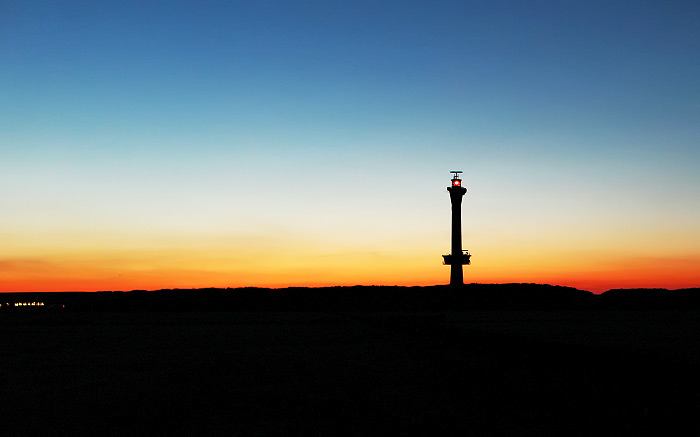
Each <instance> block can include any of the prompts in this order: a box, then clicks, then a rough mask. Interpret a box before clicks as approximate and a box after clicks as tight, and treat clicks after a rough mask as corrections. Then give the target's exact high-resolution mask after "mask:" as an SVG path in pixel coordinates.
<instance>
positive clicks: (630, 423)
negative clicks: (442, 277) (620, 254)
mask: <svg viewBox="0 0 700 437" xmlns="http://www.w3.org/2000/svg"><path fill="white" fill-rule="evenodd" d="M699 296H700V289H686V290H610V291H608V292H606V293H603V294H601V295H594V294H592V293H589V292H587V291H582V290H577V289H574V288H568V287H559V286H548V285H537V284H502V285H498V284H468V285H465V286H464V287H463V288H462V289H454V288H450V287H449V286H433V287H362V286H357V287H327V288H286V289H263V288H240V289H188V290H182V289H180V290H156V291H144V290H134V291H128V292H97V293H4V294H1V295H0V297H1V298H2V305H3V306H2V307H0V310H1V311H0V326H1V327H2V332H3V335H2V336H0V346H1V348H2V351H3V353H2V354H1V355H0V368H1V369H2V373H1V374H0V375H1V376H0V378H1V379H0V389H1V390H2V393H3V396H2V405H1V408H0V411H2V424H1V425H0V426H2V428H1V429H2V433H3V434H7V435H19V434H21V435H29V434H71V435H75V434H91V435H125V434H157V435H165V434H167V435H212V434H213V435H221V434H234V435H261V434H266V435H269V434H273V435H288V434H294V435H297V434H315V435H321V434H345V435H368V434H369V435H377V434H395V433H399V434H409V435H415V434H426V433H431V434H432V433H438V434H456V433H462V434H470V435H495V434H500V433H505V434H510V435H515V434H517V435H593V434H595V435H618V434H621V433H642V434H648V433H651V434H661V433H664V434H668V433H681V432H682V433H696V432H697V431H698V430H699V429H700V426H699V424H698V417H699V416H700V414H698V413H700V411H699V410H698V409H699V407H698V406H699V405H700V402H698V396H699V395H698V393H700V390H698V389H699V388H700V384H698V383H697V382H695V380H696V378H695V376H696V375H695V374H696V372H697V367H698V365H700V346H699V343H698V342H697V339H698V334H700V317H698V316H700V297H699ZM16 302H20V303H22V302H24V303H29V305H28V306H14V305H9V306H8V305H7V304H8V303H10V304H13V303H16ZM32 302H42V303H43V305H33V306H32V305H31V303H32Z"/></svg>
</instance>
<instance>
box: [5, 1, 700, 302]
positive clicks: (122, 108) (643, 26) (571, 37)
mask: <svg viewBox="0 0 700 437" xmlns="http://www.w3.org/2000/svg"><path fill="white" fill-rule="evenodd" d="M698 22H700V2H697V1H673V0H670V1H663V2H662V1H642V0H635V1H609V0H608V1H596V0H592V1H591V0H586V1H567V0H558V1H538V0H528V1H515V0H514V1H499V0H493V1H491V0H489V1H485V0H484V1H467V0H464V1H436V2H427V1H410V0H406V1H362V0H353V1H347V2H345V1H283V0H280V1H273V0H269V1H268V0H255V1H253V0H251V1H221V2H218V1H192V2H185V1H129V0H124V1H119V2H86V1H31V0H21V1H14V0H0V96H1V97H0V205H2V206H0V291H97V290H131V289H160V288H200V287H243V286H259V287H287V286H328V285H356V284H359V285H434V284H445V283H447V282H449V266H443V265H442V257H441V255H442V254H447V253H449V251H450V200H449V194H448V192H447V190H446V187H447V186H448V185H449V182H450V176H451V175H450V173H449V172H450V170H462V171H464V173H463V180H464V182H463V185H464V186H465V187H466V188H467V189H468V193H467V195H466V196H465V197H464V201H463V207H462V226H463V240H464V243H463V246H464V248H465V249H469V250H470V252H471V254H472V264H471V265H469V266H465V268H464V277H465V282H467V283H470V282H479V283H508V282H536V283H548V284H556V285H566V286H573V287H577V288H581V289H586V290H590V291H593V292H602V291H605V290H607V289H611V288H631V287H663V288H682V287H699V286H700V225H699V224H700V195H699V194H698V193H700V172H699V171H698V167H699V164H700V26H698V25H697V23H698Z"/></svg>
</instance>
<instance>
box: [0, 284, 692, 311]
mask: <svg viewBox="0 0 700 437" xmlns="http://www.w3.org/2000/svg"><path fill="white" fill-rule="evenodd" d="M16 302H29V303H31V302H41V303H43V304H44V305H43V306H41V307H39V306H34V307H31V308H25V307H15V306H14V305H13V304H14V303H16ZM0 304H2V307H0V311H14V310H23V309H26V310H30V309H33V310H42V311H48V310H57V309H60V310H67V311H140V310H146V311H469V310H604V309H615V310H622V309H632V310H637V309H647V310H684V309H700V288H686V289H679V290H667V289H613V290H608V291H606V292H605V293H602V294H600V295H595V294H593V293H591V292H589V291H585V290H579V289H576V288H572V287H563V286H557V285H547V284H466V285H464V286H463V287H462V288H461V289H451V288H450V287H449V286H445V285H435V286H426V287H398V286H347V287H340V286H338V287H319V288H308V287H290V288H280V289H270V288H256V287H244V288H201V289H161V290H152V291H147V290H132V291H103V292H96V293H89V292H64V293H48V292H47V293H39V292H36V293H2V294H0Z"/></svg>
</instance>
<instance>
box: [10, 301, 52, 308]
mask: <svg viewBox="0 0 700 437" xmlns="http://www.w3.org/2000/svg"><path fill="white" fill-rule="evenodd" d="M8 306H9V304H8ZM15 306H16V307H34V306H39V307H43V306H44V302H15Z"/></svg>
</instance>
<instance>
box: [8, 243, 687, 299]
mask: <svg viewBox="0 0 700 437" xmlns="http://www.w3.org/2000/svg"><path fill="white" fill-rule="evenodd" d="M439 255H440V254H439V253H438V254H436V255H435V256H425V255H422V254H401V253H372V252H366V253H365V252H357V253H344V254H343V253H338V254H328V255H314V254H313V253H297V254H295V255H294V256H287V253H286V252H283V253H280V254H276V255H271V256H261V255H251V256H249V257H246V256H231V255H227V254H225V253H223V252H220V251H219V252H216V251H213V252H212V253H210V254H208V255H202V254H201V253H199V252H195V253H187V252H183V251H180V252H178V251H152V252H145V251H144V252H141V253H138V254H131V255H129V254H128V253H121V254H118V255H112V256H104V255H102V256H98V255H96V254H82V255H75V254H73V255H71V256H58V255H54V256H49V257H45V258H43V259H17V260H14V261H10V260H4V261H2V267H3V268H2V272H1V273H0V279H1V281H0V287H1V288H0V292H31V291H50V292H60V291H107V290H133V289H163V288H207V287H215V288H227V287H231V288H237V287H247V286H253V287H270V288H284V287H290V286H308V287H323V286H338V285H339V286H352V285H399V286H428V285H436V284H446V283H447V282H448V281H449V269H448V268H446V267H445V266H443V265H442V264H441V262H440V259H439ZM582 256H583V255H580V254H579V255H577V254H573V255H570V256H569V257H566V256H558V257H552V258H550V259H548V258H547V256H545V255H541V256H535V255H530V256H529V257H522V256H519V255H518V254H512V255H508V254H501V255H498V254H489V252H488V251H484V253H483V254H482V255H480V254H479V253H477V254H476V256H475V257H474V260H473V261H474V262H473V264H472V265H471V266H465V267H464V280H465V283H516V282H518V283H542V284H552V285H562V286H570V287H575V288H579V289H584V290H589V291H592V292H594V293H600V292H603V291H606V290H608V289H612V288H688V287H697V286H698V285H700V275H699V274H698V272H697V269H696V266H697V265H699V264H700V257H697V256H688V257H675V258H671V257H668V258H663V257H657V258H653V257H639V258H624V257H620V258H616V257H610V258H608V259H604V258H603V257H602V256H599V257H598V258H600V259H599V260H598V261H597V262H596V263H595V264H591V263H579V265H578V266H577V265H576V259H577V258H580V257H582ZM528 258H529V259H528ZM591 258H595V257H591Z"/></svg>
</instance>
